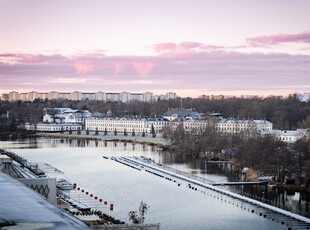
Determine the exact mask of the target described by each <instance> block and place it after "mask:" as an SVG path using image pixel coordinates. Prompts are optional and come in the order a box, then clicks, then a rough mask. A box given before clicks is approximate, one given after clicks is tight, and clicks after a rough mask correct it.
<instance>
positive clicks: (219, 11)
mask: <svg viewBox="0 0 310 230" xmlns="http://www.w3.org/2000/svg"><path fill="white" fill-rule="evenodd" d="M13 90H15V91H19V92H29V91H33V90H34V91H38V92H48V91H53V90H55V91H60V92H68V91H69V92H71V91H75V90H78V91H83V92H96V91H105V92H122V91H127V92H146V91H151V92H154V93H156V94H160V93H165V92H169V91H172V92H176V93H177V94H178V95H179V96H192V97H195V96H198V95H201V94H206V95H211V94H215V95H216V94H224V95H242V94H243V95H244V94H250V95H270V94H274V95H287V94H289V93H295V92H299V93H304V92H310V1H309V0H122V1H121V0H87V1H86V0H0V93H8V92H10V91H13Z"/></svg>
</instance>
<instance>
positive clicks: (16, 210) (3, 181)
mask: <svg viewBox="0 0 310 230" xmlns="http://www.w3.org/2000/svg"><path fill="white" fill-rule="evenodd" d="M0 186H1V189H0V226H1V227H5V228H6V229H8V230H9V229H17V228H18V229H65V230H66V229H72V230H73V229H91V228H90V227H89V226H87V225H86V224H85V223H83V222H82V221H80V220H78V219H77V218H75V217H74V216H71V215H70V214H68V213H65V212H63V211H62V210H61V209H59V208H58V207H56V206H54V205H52V204H50V203H49V202H48V201H47V200H46V199H44V198H43V197H42V196H41V195H40V194H38V193H36V192H35V191H33V190H32V189H30V188H28V187H27V186H26V185H24V184H22V183H21V182H19V181H17V180H15V179H13V178H11V177H9V176H8V175H5V174H4V173H1V172H0Z"/></svg>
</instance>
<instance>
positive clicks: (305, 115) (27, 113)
mask: <svg viewBox="0 0 310 230" xmlns="http://www.w3.org/2000/svg"><path fill="white" fill-rule="evenodd" d="M182 104H183V108H187V109H190V108H192V109H195V110H196V111H198V112H201V113H210V112H220V113H222V114H223V116H225V117H235V118H240V119H252V118H253V119H266V120H268V121H270V122H272V123H273V126H274V128H275V129H283V130H284V129H287V130H292V129H296V128H309V127H310V102H302V101H300V100H299V99H298V98H297V97H296V96H295V95H292V96H290V97H288V98H285V99H283V98H280V97H268V98H263V99H262V98H253V99H244V98H229V99H223V100H207V99H193V98H183V99H182ZM57 107H58V108H59V107H69V108H72V109H80V110H89V111H90V112H100V113H104V114H105V113H107V111H108V110H111V111H112V113H113V115H114V116H126V115H131V116H141V117H155V116H156V117H159V116H162V115H163V114H164V113H165V112H166V111H167V110H168V109H169V108H180V107H181V102H180V99H174V100H158V101H156V102H140V101H132V102H129V103H121V102H104V101H91V100H83V101H71V100H47V99H46V100H41V99H35V100H34V101H31V102H30V101H14V102H9V101H1V100H0V115H1V116H2V117H3V116H5V115H6V113H7V111H8V112H9V114H10V117H11V118H12V119H13V120H14V119H15V120H16V122H17V124H21V123H23V122H30V123H35V122H41V121H42V115H43V114H42V112H43V109H44V108H57Z"/></svg>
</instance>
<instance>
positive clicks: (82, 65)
mask: <svg viewBox="0 0 310 230" xmlns="http://www.w3.org/2000/svg"><path fill="white" fill-rule="evenodd" d="M74 69H75V72H76V73H78V74H87V73H90V72H92V71H93V70H94V65H93V64H90V63H86V62H75V63H74Z"/></svg>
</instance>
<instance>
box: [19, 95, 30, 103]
mask: <svg viewBox="0 0 310 230" xmlns="http://www.w3.org/2000/svg"><path fill="white" fill-rule="evenodd" d="M19 100H21V101H29V96H28V93H20V94H19Z"/></svg>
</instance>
